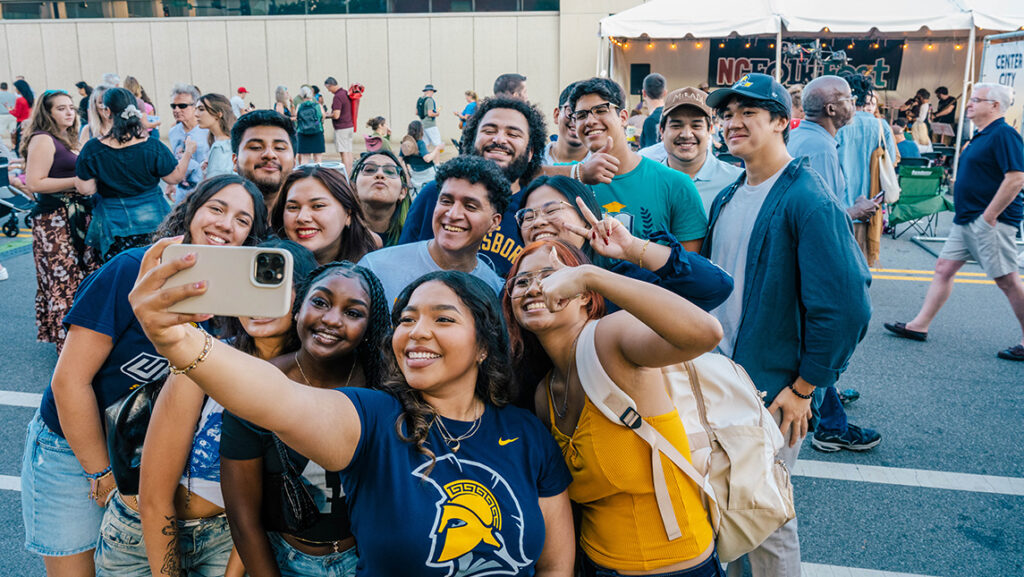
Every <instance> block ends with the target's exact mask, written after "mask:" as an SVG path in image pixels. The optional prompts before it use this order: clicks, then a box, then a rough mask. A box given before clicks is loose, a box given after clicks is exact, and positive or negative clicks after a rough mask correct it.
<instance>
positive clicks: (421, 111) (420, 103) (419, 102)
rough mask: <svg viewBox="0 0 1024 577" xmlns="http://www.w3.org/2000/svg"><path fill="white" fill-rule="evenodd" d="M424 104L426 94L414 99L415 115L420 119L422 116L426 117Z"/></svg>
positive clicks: (425, 102)
mask: <svg viewBox="0 0 1024 577" xmlns="http://www.w3.org/2000/svg"><path fill="white" fill-rule="evenodd" d="M426 104H427V97H426V96H420V97H419V98H417V99H416V117H417V118H419V119H420V120H423V119H424V118H426V117H427V110H426Z"/></svg>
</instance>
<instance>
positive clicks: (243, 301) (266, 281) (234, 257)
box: [163, 244, 292, 318]
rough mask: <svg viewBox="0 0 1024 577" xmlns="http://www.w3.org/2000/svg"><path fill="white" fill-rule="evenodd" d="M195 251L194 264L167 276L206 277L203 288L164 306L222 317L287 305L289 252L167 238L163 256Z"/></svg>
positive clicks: (274, 313)
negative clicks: (190, 295)
mask: <svg viewBox="0 0 1024 577" xmlns="http://www.w3.org/2000/svg"><path fill="white" fill-rule="evenodd" d="M190 252H194V253H195V254H196V264H195V265H194V266H192V267H191V268H187V269H185V270H183V271H179V272H178V273H177V274H175V275H174V276H172V277H171V278H169V279H167V283H166V285H165V286H167V287H175V286H181V285H184V284H190V283H194V282H198V281H203V280H204V281H207V289H206V292H205V293H204V294H202V295H199V296H196V297H191V298H188V299H185V300H183V301H181V302H179V303H177V304H175V305H174V306H172V307H170V308H169V309H168V310H170V311H171V312H175V313H186V314H213V315H219V316H226V317H261V318H278V317H282V316H284V315H286V314H288V313H289V312H290V311H291V307H292V255H291V253H290V252H288V251H286V250H283V249H279V248H259V247H248V246H208V245H198V244H172V245H170V246H168V247H167V248H166V249H164V256H163V258H164V259H165V260H170V259H175V258H179V257H183V256H185V255H186V254H188V253H190Z"/></svg>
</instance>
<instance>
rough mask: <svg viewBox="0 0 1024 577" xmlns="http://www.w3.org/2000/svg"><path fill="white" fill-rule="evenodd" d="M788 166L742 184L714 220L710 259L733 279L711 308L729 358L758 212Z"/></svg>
mask: <svg viewBox="0 0 1024 577" xmlns="http://www.w3.org/2000/svg"><path fill="white" fill-rule="evenodd" d="M787 166H788V165H787ZM785 169H786V167H785V166H784V167H782V170H779V171H778V172H776V173H775V174H773V175H772V176H771V177H770V178H769V179H768V180H766V181H764V182H762V183H761V184H759V185H757V186H751V185H750V184H748V183H747V182H744V183H743V184H742V185H740V187H739V188H738V189H736V193H735V194H733V197H732V199H731V200H729V202H728V204H726V205H725V206H723V207H722V211H721V212H720V213H719V215H718V220H717V221H716V222H715V228H714V234H713V235H712V237H711V262H713V263H715V264H717V265H718V266H720V267H722V268H723V269H724V270H725V272H727V273H729V274H730V275H732V280H733V289H732V293H731V294H730V295H729V298H727V299H725V302H724V303H722V304H720V305H718V307H717V308H715V309H714V310H712V311H711V314H712V315H714V316H715V318H717V319H718V322H720V323H722V331H723V333H724V335H725V336H723V337H722V342H721V343H719V344H718V349H717V350H716V352H718V353H721V354H723V355H725V356H727V357H732V354H733V347H735V345H736V334H737V333H739V329H740V319H742V318H743V284H744V281H745V280H746V279H745V276H746V269H747V248H748V247H749V246H750V235H751V234H752V233H753V232H754V223H756V222H757V215H758V213H760V212H761V206H762V205H763V204H764V199H765V198H767V197H768V193H769V192H771V190H772V186H774V185H775V181H776V180H778V179H779V176H781V175H782V171H783V170H785Z"/></svg>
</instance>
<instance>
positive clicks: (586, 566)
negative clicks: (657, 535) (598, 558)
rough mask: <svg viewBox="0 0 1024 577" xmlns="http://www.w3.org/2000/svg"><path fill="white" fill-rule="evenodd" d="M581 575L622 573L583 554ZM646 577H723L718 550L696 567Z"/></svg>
mask: <svg viewBox="0 0 1024 577" xmlns="http://www.w3.org/2000/svg"><path fill="white" fill-rule="evenodd" d="M582 564H583V576H584V577H619V576H620V575H622V573H619V572H618V571H615V570H614V569H605V568H604V567H601V566H600V565H597V564H595V563H594V562H593V561H591V560H590V558H588V557H587V556H586V555H583V563H582ZM647 577H725V571H724V570H723V569H722V563H721V561H719V560H718V552H717V551H716V552H714V553H712V554H711V556H710V557H708V558H707V559H705V560H704V562H703V563H701V564H700V565H697V566H696V567H690V568H689V569H683V570H681V571H672V572H669V573H658V574H656V575H648V576H647Z"/></svg>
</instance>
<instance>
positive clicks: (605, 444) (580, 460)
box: [548, 393, 714, 571]
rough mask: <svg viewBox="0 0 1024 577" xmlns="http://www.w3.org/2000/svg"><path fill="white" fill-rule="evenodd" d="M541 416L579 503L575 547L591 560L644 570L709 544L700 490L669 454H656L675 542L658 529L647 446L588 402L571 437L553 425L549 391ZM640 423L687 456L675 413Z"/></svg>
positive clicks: (686, 557) (691, 555)
mask: <svg viewBox="0 0 1024 577" xmlns="http://www.w3.org/2000/svg"><path fill="white" fill-rule="evenodd" d="M548 413H549V414H550V418H551V423H552V426H551V433H552V434H553V435H554V437H555V440H556V441H558V445H559V446H560V447H561V449H562V455H563V457H564V458H565V462H566V464H567V465H568V466H569V470H570V471H571V472H572V484H571V485H569V498H570V499H572V501H573V502H575V503H577V504H579V505H580V507H581V508H582V513H583V520H582V524H581V527H580V546H581V547H583V551H584V552H585V553H586V554H587V556H588V557H590V559H591V560H592V561H594V562H595V563H597V564H598V565H602V566H604V567H608V568H609V569H615V570H620V571H651V570H655V569H658V568H661V567H665V566H667V565H671V564H674V563H680V562H682V561H688V560H690V559H693V558H695V557H697V556H698V555H700V554H701V553H703V552H704V551H705V550H706V549H707V548H708V547H709V546H710V545H711V541H712V540H713V539H714V532H713V530H712V528H711V524H710V522H709V521H708V518H707V514H706V512H705V510H704V505H703V504H702V502H701V495H700V490H699V489H698V488H697V486H696V485H695V484H694V483H693V481H691V480H690V478H689V477H687V476H686V475H685V474H684V473H683V472H682V471H680V470H679V468H678V467H676V466H675V464H673V463H672V461H670V460H669V459H668V457H665V456H664V455H662V456H661V463H662V467H663V468H664V470H665V476H666V479H665V480H666V482H667V484H668V490H669V494H670V496H671V498H672V506H673V508H674V510H675V513H676V519H677V521H678V522H679V528H680V530H681V531H682V536H681V537H680V538H679V539H676V540H674V541H669V540H668V537H667V536H666V534H665V527H664V526H663V525H662V522H661V514H660V513H659V512H658V502H657V500H656V499H655V496H654V484H653V479H654V477H653V471H652V470H651V447H650V446H649V445H648V444H647V443H645V442H644V440H643V439H641V438H640V437H639V436H637V435H636V434H635V433H634V432H633V431H631V430H629V429H627V428H626V427H623V426H621V425H619V424H617V423H613V422H611V421H609V420H608V419H607V418H605V416H604V415H602V414H601V412H600V411H599V410H598V409H597V407H595V406H594V405H593V404H591V402H590V399H586V401H585V404H584V406H583V411H582V413H581V414H580V419H579V422H578V424H577V426H576V431H575V432H574V433H573V435H572V436H571V437H570V436H568V435H566V434H564V433H562V432H561V431H559V430H558V427H556V426H555V425H554V422H555V415H554V409H553V407H552V404H551V396H550V393H549V395H548ZM644 420H645V421H647V422H648V423H650V425H651V426H652V427H654V428H655V429H657V431H658V432H659V433H661V434H662V435H663V436H664V437H665V439H667V440H668V441H669V442H670V443H672V445H673V446H674V447H675V448H676V449H678V450H679V452H680V453H682V455H683V456H685V457H686V458H687V459H690V444H689V442H688V441H687V439H686V431H685V430H684V428H683V423H682V421H680V419H679V412H678V411H676V410H673V411H672V412H671V413H666V414H664V415H660V416H657V417H648V418H645V419H644Z"/></svg>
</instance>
